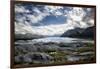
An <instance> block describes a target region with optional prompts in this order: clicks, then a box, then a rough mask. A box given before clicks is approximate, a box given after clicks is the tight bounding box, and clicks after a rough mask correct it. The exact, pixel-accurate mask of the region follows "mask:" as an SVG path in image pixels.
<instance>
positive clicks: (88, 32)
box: [61, 26, 95, 39]
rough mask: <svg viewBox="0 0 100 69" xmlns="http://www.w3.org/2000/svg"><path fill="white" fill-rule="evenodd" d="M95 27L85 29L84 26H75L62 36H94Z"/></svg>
mask: <svg viewBox="0 0 100 69" xmlns="http://www.w3.org/2000/svg"><path fill="white" fill-rule="evenodd" d="M94 29H95V27H94V26H92V27H88V28H85V29H82V28H75V29H72V30H68V31H66V32H65V33H63V34H62V35H61V37H74V38H77V37H79V38H92V39H93V38H94V31H95V30H94Z"/></svg>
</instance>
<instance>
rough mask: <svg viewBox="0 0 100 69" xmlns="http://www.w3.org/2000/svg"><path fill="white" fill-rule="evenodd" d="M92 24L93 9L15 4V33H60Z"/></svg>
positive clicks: (46, 34) (51, 34) (53, 34)
mask: <svg viewBox="0 0 100 69" xmlns="http://www.w3.org/2000/svg"><path fill="white" fill-rule="evenodd" d="M93 25H94V9H93V8H84V7H67V6H53V5H36V4H35V5H34V4H32V3H27V4H21V3H19V4H18V3H17V4H15V33H16V34H27V33H32V34H38V35H45V36H55V35H58V36H59V35H61V34H63V33H64V32H65V31H68V30H70V29H74V28H77V27H79V28H87V27H90V26H93Z"/></svg>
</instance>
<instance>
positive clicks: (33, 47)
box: [15, 40, 95, 65]
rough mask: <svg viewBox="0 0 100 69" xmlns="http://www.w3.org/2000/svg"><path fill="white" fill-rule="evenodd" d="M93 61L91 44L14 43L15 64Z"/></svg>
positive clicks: (21, 41)
mask: <svg viewBox="0 0 100 69" xmlns="http://www.w3.org/2000/svg"><path fill="white" fill-rule="evenodd" d="M93 60H95V49H94V44H93V43H87V42H81V41H77V42H73V43H56V42H46V43H44V42H37V43H36V42H32V40H17V41H16V42H15V64H16V65H17V64H27V65H28V64H56V63H67V62H77V61H84V62H91V61H93Z"/></svg>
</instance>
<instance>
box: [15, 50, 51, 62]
mask: <svg viewBox="0 0 100 69" xmlns="http://www.w3.org/2000/svg"><path fill="white" fill-rule="evenodd" d="M51 60H53V57H52V56H50V55H48V54H46V53H39V52H34V53H27V54H25V55H19V56H15V63H32V62H33V63H34V61H35V62H40V63H45V62H50V61H51Z"/></svg>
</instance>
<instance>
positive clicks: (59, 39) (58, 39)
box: [32, 37, 93, 43]
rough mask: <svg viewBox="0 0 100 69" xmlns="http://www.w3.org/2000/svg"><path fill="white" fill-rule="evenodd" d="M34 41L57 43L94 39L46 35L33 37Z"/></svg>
mask: <svg viewBox="0 0 100 69" xmlns="http://www.w3.org/2000/svg"><path fill="white" fill-rule="evenodd" d="M32 41H33V42H45V43H46V42H56V43H60V42H61V43H73V42H90V43H93V40H87V39H80V38H70V37H45V38H40V39H33V40H32Z"/></svg>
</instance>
